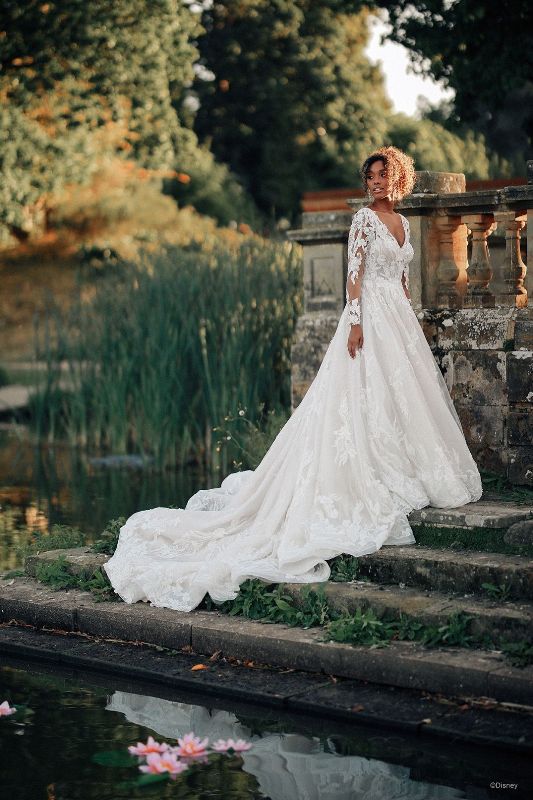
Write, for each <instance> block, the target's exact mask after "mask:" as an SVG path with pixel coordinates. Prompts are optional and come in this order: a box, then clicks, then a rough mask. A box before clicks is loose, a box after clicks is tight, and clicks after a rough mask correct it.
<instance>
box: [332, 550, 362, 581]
mask: <svg viewBox="0 0 533 800" xmlns="http://www.w3.org/2000/svg"><path fill="white" fill-rule="evenodd" d="M330 567H331V575H330V578H329V579H330V581H336V582H338V583H349V582H350V581H355V580H357V574H358V572H359V565H358V563H357V559H356V558H354V556H347V555H344V554H343V555H342V556H337V558H334V559H332V561H330ZM360 580H365V578H361V579H360ZM366 580H368V578H367V579H366Z"/></svg>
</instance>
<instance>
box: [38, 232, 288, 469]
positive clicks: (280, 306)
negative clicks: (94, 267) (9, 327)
mask: <svg viewBox="0 0 533 800" xmlns="http://www.w3.org/2000/svg"><path fill="white" fill-rule="evenodd" d="M299 265H300V255H299V251H298V248H297V247H295V246H293V245H290V244H285V243H284V244H273V243H269V242H264V241H261V240H259V239H254V238H249V239H245V240H243V241H242V243H240V244H239V245H238V246H237V247H236V248H224V246H221V245H220V243H219V244H218V245H217V247H216V248H215V247H212V248H211V249H206V248H205V247H201V246H199V245H197V244H192V245H190V246H189V247H187V248H178V247H170V246H167V247H166V248H164V249H163V250H161V251H160V252H159V253H158V254H155V255H154V254H150V255H148V254H144V255H143V257H142V258H141V259H140V260H139V262H138V263H127V264H121V265H119V266H118V267H116V268H115V269H114V274H113V275H109V276H108V277H105V278H103V279H100V280H99V281H97V282H96V283H95V282H94V279H93V282H92V283H91V284H89V283H87V281H86V280H80V282H79V287H78V294H77V298H76V301H75V302H74V303H73V305H72V306H71V308H70V310H69V311H68V312H64V313H60V312H59V311H58V310H57V309H53V308H51V309H50V310H49V312H48V313H47V315H46V316H45V318H43V319H41V320H40V321H39V322H38V324H37V326H36V356H37V357H38V358H39V359H41V360H44V361H45V363H46V370H45V371H44V372H43V377H42V379H41V384H40V386H39V387H38V390H37V393H36V395H35V397H34V399H33V404H32V408H33V418H34V421H35V425H36V428H37V431H38V432H39V434H40V435H41V436H42V437H44V436H47V437H48V438H57V437H58V436H65V435H66V436H67V437H68V439H69V440H70V441H71V443H73V444H76V445H82V446H84V447H87V448H89V449H93V450H99V451H102V450H104V451H112V452H113V453H127V452H140V453H143V454H146V455H150V456H152V457H153V458H154V460H155V462H156V464H157V465H158V466H160V467H165V466H170V465H176V464H183V463H185V462H187V461H188V460H191V459H194V460H196V461H199V462H200V463H202V464H203V465H204V466H206V467H208V468H210V469H211V468H213V467H216V466H218V467H221V468H223V469H225V468H227V466H228V463H229V460H230V459H231V458H232V455H237V454H232V452H231V448H228V447H225V448H219V449H217V448H216V447H215V446H214V443H215V441H216V437H215V433H214V431H213V428H214V427H216V426H217V425H218V424H219V423H221V422H222V421H223V420H224V418H225V417H226V416H227V415H231V414H234V413H236V412H237V411H238V409H244V410H245V412H246V415H247V417H249V418H250V419H252V420H259V418H260V416H261V414H267V413H268V412H269V411H272V410H275V411H277V410H282V409H287V408H288V407H289V406H290V342H291V336H292V333H293V329H294V325H295V323H296V319H297V317H298V314H299V313H300V310H301V304H302V287H301V272H300V267H299ZM88 296H90V299H89V300H88V299H87V297H88ZM61 362H63V364H62V365H61ZM61 366H62V368H61ZM220 459H223V461H224V462H225V463H223V464H220Z"/></svg>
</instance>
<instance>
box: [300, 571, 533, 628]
mask: <svg viewBox="0 0 533 800" xmlns="http://www.w3.org/2000/svg"><path fill="white" fill-rule="evenodd" d="M311 586H312V588H313V589H317V590H319V591H320V589H321V588H323V590H324V592H325V595H326V598H327V601H328V606H329V608H330V609H332V610H334V611H336V612H338V613H345V612H346V613H349V614H354V613H355V612H356V611H357V609H360V610H361V611H368V610H372V611H373V612H374V613H375V614H376V616H378V617H379V618H387V619H391V618H392V619H400V617H401V616H402V617H408V618H410V619H412V620H415V621H416V622H421V623H423V624H424V625H431V626H441V625H444V624H446V623H447V622H448V620H449V618H450V617H451V616H452V615H454V614H460V613H463V614H466V615H468V616H469V617H471V619H470V621H469V623H468V625H467V626H466V632H467V633H468V634H471V635H474V636H475V637H480V638H482V637H489V638H490V639H492V640H494V641H495V642H496V641H498V640H499V639H502V640H508V641H522V640H526V641H528V642H530V641H532V640H533V603H530V602H527V601H514V602H512V601H508V600H507V601H496V600H488V599H485V598H480V597H477V598H476V597H473V596H468V595H466V596H461V595H446V594H444V593H442V592H435V591H427V590H426V591H423V590H420V589H415V588H409V587H405V588H402V587H400V586H382V585H379V584H377V583H371V582H367V581H354V582H352V583H331V582H328V583H315V584H311ZM285 588H286V589H287V591H288V592H289V593H290V594H291V595H292V596H293V597H295V598H296V599H297V600H298V598H303V593H304V592H305V588H304V587H303V586H302V584H297V583H293V584H285Z"/></svg>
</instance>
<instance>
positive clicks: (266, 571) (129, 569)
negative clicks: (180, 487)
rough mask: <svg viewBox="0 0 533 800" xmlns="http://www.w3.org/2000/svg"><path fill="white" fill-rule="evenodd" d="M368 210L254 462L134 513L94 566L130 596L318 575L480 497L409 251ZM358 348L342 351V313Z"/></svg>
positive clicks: (155, 601)
mask: <svg viewBox="0 0 533 800" xmlns="http://www.w3.org/2000/svg"><path fill="white" fill-rule="evenodd" d="M402 224H403V228H404V241H403V243H402V244H401V245H400V243H399V242H398V241H397V240H396V238H395V237H394V236H393V234H392V233H391V232H390V231H389V229H388V227H387V226H386V225H385V223H384V222H382V220H381V219H380V218H379V217H378V215H377V214H376V213H375V212H374V211H372V210H371V209H370V208H362V209H360V210H359V211H358V212H357V213H356V214H355V215H354V217H353V220H352V224H351V228H350V234H349V239H348V274H347V280H346V300H347V303H346V305H345V307H344V310H343V312H342V314H341V316H340V319H339V323H338V325H337V329H336V331H335V334H334V335H333V338H332V339H331V341H330V343H329V345H328V348H327V351H326V354H325V356H324V359H323V361H322V363H321V365H320V369H319V370H318V372H317V374H316V377H315V379H314V380H313V382H312V384H311V385H310V387H309V389H308V391H307V393H306V395H305V397H304V398H303V400H302V402H301V403H300V405H299V406H298V407H297V408H296V409H295V411H294V412H293V414H292V416H291V417H290V418H289V420H288V421H287V422H286V424H285V425H284V427H283V428H282V429H281V431H280V432H279V434H278V435H277V437H276V439H275V440H274V442H273V443H272V445H271V447H270V449H269V450H268V452H267V453H266V455H265V456H264V458H263V460H262V461H261V463H260V464H259V466H258V467H257V468H256V469H255V470H245V471H243V472H234V473H232V474H230V475H228V476H227V478H226V479H225V480H223V481H222V484H221V486H220V487H219V488H213V489H202V490H200V491H199V492H197V493H196V494H194V495H193V496H192V497H191V498H190V499H189V500H188V502H187V504H186V506H185V508H184V509H170V508H153V509H150V510H147V511H139V512H137V513H135V514H133V515H132V516H131V517H130V518H129V519H128V520H127V522H126V523H125V525H124V526H123V527H122V529H121V532H120V538H119V542H118V546H117V549H116V551H115V554H114V555H113V556H112V558H111V559H110V560H109V561H108V562H107V564H106V565H105V570H106V572H107V575H108V576H109V579H110V581H111V583H112V585H113V588H114V589H115V591H116V592H117V593H118V594H119V595H120V596H121V597H122V598H123V599H124V600H125V601H126V602H128V603H134V602H136V601H138V600H145V601H149V602H150V603H151V604H152V605H154V606H162V607H167V608H173V609H176V610H179V611H190V610H191V609H193V608H194V607H195V606H197V605H198V604H199V603H200V602H201V600H202V598H203V597H204V595H205V594H206V592H208V593H209V595H210V596H211V598H212V599H213V600H214V601H215V602H221V601H223V600H229V599H233V598H234V597H235V596H236V594H237V592H238V589H239V585H240V584H241V583H242V582H243V581H244V580H246V579H247V578H261V579H263V580H265V581H269V582H293V583H296V582H298V583H308V582H313V581H325V580H327V579H328V577H329V574H330V568H329V566H328V564H327V563H326V559H331V558H333V557H334V556H337V555H339V554H341V553H347V554H350V555H353V556H362V555H365V554H368V553H372V552H374V551H376V550H378V549H379V548H381V547H382V546H383V545H406V544H411V543H414V542H415V538H414V536H413V532H412V530H411V528H410V526H409V522H408V519H407V514H409V512H410V511H412V510H413V509H417V508H423V507H425V506H428V505H431V506H436V507H439V508H453V507H456V506H461V505H464V504H465V503H468V502H471V501H474V500H478V499H479V498H480V497H481V494H482V488H481V479H480V475H479V471H478V469H477V467H476V464H475V461H474V459H473V458H472V455H471V454H470V451H469V449H468V447H467V444H466V441H465V439H464V436H463V432H462V428H461V424H460V421H459V418H458V416H457V413H456V411H455V408H454V406H453V403H452V400H451V398H450V394H449V392H448V388H447V386H446V383H445V381H444V378H443V376H442V374H441V372H440V370H439V368H438V367H437V364H436V363H435V360H434V358H433V355H432V353H431V350H430V347H429V345H428V343H427V341H426V338H425V336H424V333H423V331H422V329H421V327H420V324H419V322H418V319H417V317H416V314H415V312H414V310H413V308H412V307H411V304H410V301H409V300H408V299H407V297H406V295H405V292H404V290H403V286H402V280H403V281H404V282H405V284H406V285H407V286H408V280H409V262H410V260H411V259H412V257H413V248H412V246H411V243H410V239H409V223H408V221H407V219H406V218H405V217H402ZM359 320H360V322H361V325H362V329H363V336H364V340H363V346H362V348H361V350H360V351H358V352H357V354H356V356H355V358H353V359H352V358H351V356H350V354H349V353H348V348H347V340H348V334H349V332H350V325H351V323H352V322H357V321H359Z"/></svg>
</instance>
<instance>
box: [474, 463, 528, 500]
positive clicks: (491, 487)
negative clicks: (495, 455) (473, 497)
mask: <svg viewBox="0 0 533 800" xmlns="http://www.w3.org/2000/svg"><path fill="white" fill-rule="evenodd" d="M479 473H480V475H481V483H482V485H483V492H486V493H489V494H490V495H491V497H492V496H494V497H497V498H498V499H500V500H507V501H509V502H515V503H530V504H531V503H533V489H531V488H529V487H528V486H519V485H517V484H514V483H509V481H508V480H507V478H506V477H505V476H504V475H499V474H498V473H497V472H491V471H490V470H486V469H480V470H479Z"/></svg>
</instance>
